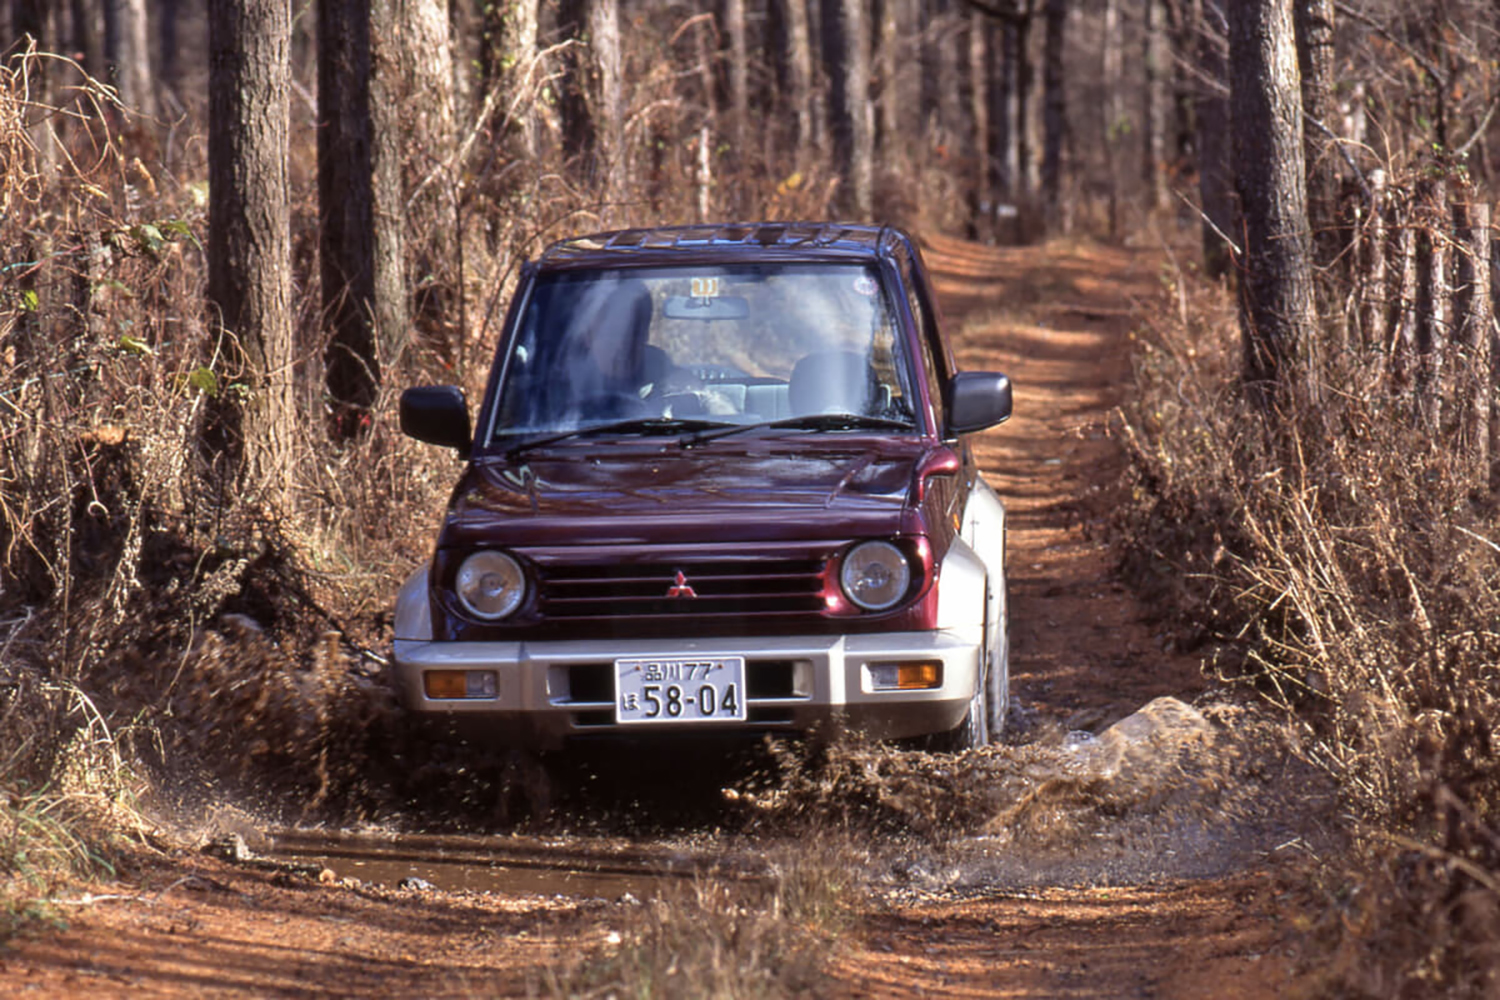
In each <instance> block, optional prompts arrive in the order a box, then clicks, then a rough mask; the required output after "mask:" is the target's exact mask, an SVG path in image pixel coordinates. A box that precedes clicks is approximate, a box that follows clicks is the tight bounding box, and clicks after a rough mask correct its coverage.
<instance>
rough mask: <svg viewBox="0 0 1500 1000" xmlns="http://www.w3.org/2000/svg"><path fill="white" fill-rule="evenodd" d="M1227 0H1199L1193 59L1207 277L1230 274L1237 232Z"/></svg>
mask: <svg viewBox="0 0 1500 1000" xmlns="http://www.w3.org/2000/svg"><path fill="white" fill-rule="evenodd" d="M1224 2H1225V0H1202V8H1201V17H1200V18H1199V20H1198V46H1197V53H1196V58H1197V61H1198V72H1199V76H1200V77H1201V78H1202V81H1203V82H1202V84H1201V87H1202V89H1201V90H1200V92H1199V97H1198V114H1197V118H1198V197H1199V200H1200V201H1201V202H1202V205H1203V215H1204V220H1203V271H1204V273H1205V274H1207V275H1208V276H1209V277H1211V278H1222V277H1224V276H1225V275H1226V274H1228V273H1229V267H1230V263H1231V261H1232V259H1233V254H1232V251H1231V247H1230V243H1229V241H1230V240H1231V239H1238V238H1239V233H1237V232H1236V231H1235V224H1234V218H1235V211H1234V186H1233V172H1232V171H1231V170H1230V167H1229V151H1230V136H1229V99H1228V98H1227V97H1225V96H1224V95H1223V94H1221V93H1220V92H1219V88H1221V87H1223V88H1225V89H1227V88H1228V86H1229V62H1228V33H1229V25H1228V21H1227V20H1226V19H1225V16H1224Z"/></svg>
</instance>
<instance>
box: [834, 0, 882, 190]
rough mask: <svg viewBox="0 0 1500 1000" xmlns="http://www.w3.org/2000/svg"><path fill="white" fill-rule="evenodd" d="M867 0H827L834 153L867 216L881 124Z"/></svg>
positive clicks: (846, 182) (845, 179) (849, 187)
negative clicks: (873, 103)
mask: <svg viewBox="0 0 1500 1000" xmlns="http://www.w3.org/2000/svg"><path fill="white" fill-rule="evenodd" d="M865 10H866V7H865V3H864V0H823V16H822V25H821V28H822V34H823V65H824V66H825V68H826V69H827V71H828V84H829V86H828V97H829V100H828V105H829V107H828V117H829V126H830V131H831V132H832V135H833V149H834V158H835V160H836V161H837V162H838V163H841V164H843V165H844V183H845V184H846V186H847V188H848V191H849V195H848V201H847V203H848V205H849V207H850V208H851V209H852V210H853V211H854V212H855V213H856V214H857V215H858V217H859V218H861V219H868V218H870V216H871V215H872V214H873V213H874V210H875V204H874V166H875V164H874V158H875V141H874V140H875V127H874V121H873V119H872V117H871V113H870V111H871V109H870V102H869V100H868V99H867V95H868V93H869V89H870V35H869V24H868V22H867V20H866V18H865Z"/></svg>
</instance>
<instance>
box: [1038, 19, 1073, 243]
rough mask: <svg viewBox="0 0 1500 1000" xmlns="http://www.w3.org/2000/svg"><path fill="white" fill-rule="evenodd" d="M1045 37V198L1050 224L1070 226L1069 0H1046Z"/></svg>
mask: <svg viewBox="0 0 1500 1000" xmlns="http://www.w3.org/2000/svg"><path fill="white" fill-rule="evenodd" d="M1044 13H1045V25H1046V39H1045V47H1044V54H1043V57H1042V124H1043V127H1042V202H1043V206H1044V210H1045V213H1046V218H1047V228H1048V230H1050V231H1053V232H1056V231H1059V230H1064V229H1066V228H1067V225H1066V221H1065V219H1064V216H1063V208H1064V206H1063V202H1062V154H1063V140H1064V139H1065V138H1066V137H1067V132H1068V107H1067V92H1066V90H1065V84H1066V79H1065V76H1064V67H1063V43H1064V37H1063V35H1064V33H1065V32H1066V31H1067V27H1068V2H1067V0H1047V6H1046V8H1045V12H1044Z"/></svg>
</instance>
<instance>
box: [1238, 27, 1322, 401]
mask: <svg viewBox="0 0 1500 1000" xmlns="http://www.w3.org/2000/svg"><path fill="white" fill-rule="evenodd" d="M1291 8H1292V0H1229V80H1230V115H1231V121H1232V124H1233V131H1234V162H1235V167H1236V183H1237V187H1238V189H1239V195H1240V208H1241V211H1242V212H1243V213H1244V226H1243V233H1244V239H1245V245H1244V247H1243V257H1242V259H1241V260H1240V262H1239V272H1240V323H1241V328H1242V331H1243V335H1244V349H1245V380H1246V383H1247V385H1248V386H1249V388H1250V390H1251V392H1252V394H1253V395H1254V396H1255V397H1256V398H1257V399H1258V400H1259V401H1261V402H1262V403H1263V404H1270V403H1271V402H1272V401H1273V400H1274V398H1275V395H1276V393H1277V391H1278V390H1279V389H1283V388H1290V386H1287V385H1285V384H1283V382H1282V380H1283V378H1284V377H1285V375H1287V374H1288V373H1287V372H1286V367H1287V363H1288V362H1289V361H1291V360H1292V359H1294V358H1295V357H1297V356H1298V354H1299V353H1301V352H1305V351H1309V350H1311V349H1312V348H1313V347H1314V346H1315V341H1314V335H1315V329H1316V324H1315V321H1314V315H1313V291H1312V268H1311V256H1310V251H1309V247H1308V232H1307V196H1306V187H1305V184H1304V177H1305V175H1304V172H1303V169H1304V168H1303V159H1302V93H1301V90H1300V86H1299V82H1298V73H1297V48H1296V43H1295V36H1294V33H1293V28H1292V9H1291ZM1304 388H1306V389H1307V390H1309V391H1311V389H1312V388H1313V387H1312V386H1311V385H1310V384H1309V385H1308V386H1306V387H1304Z"/></svg>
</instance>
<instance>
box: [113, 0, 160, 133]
mask: <svg viewBox="0 0 1500 1000" xmlns="http://www.w3.org/2000/svg"><path fill="white" fill-rule="evenodd" d="M106 2H107V3H109V4H110V5H111V6H113V7H114V12H115V13H114V17H115V35H114V43H115V48H114V50H113V51H112V52H110V53H109V61H110V62H111V63H112V64H113V65H114V67H115V84H116V86H118V87H119V88H120V100H121V102H123V103H124V105H125V106H126V107H127V108H129V109H130V110H132V111H136V112H139V113H140V114H142V115H147V116H150V115H154V114H156V93H155V92H154V91H153V90H152V88H151V53H150V48H149V46H148V45H147V41H146V40H147V38H149V37H150V35H149V29H148V26H147V22H146V0H106Z"/></svg>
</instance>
